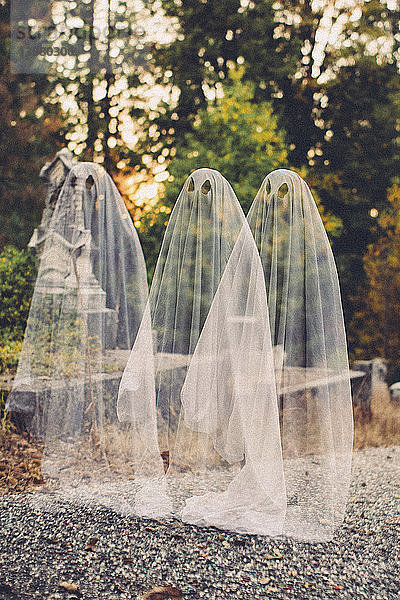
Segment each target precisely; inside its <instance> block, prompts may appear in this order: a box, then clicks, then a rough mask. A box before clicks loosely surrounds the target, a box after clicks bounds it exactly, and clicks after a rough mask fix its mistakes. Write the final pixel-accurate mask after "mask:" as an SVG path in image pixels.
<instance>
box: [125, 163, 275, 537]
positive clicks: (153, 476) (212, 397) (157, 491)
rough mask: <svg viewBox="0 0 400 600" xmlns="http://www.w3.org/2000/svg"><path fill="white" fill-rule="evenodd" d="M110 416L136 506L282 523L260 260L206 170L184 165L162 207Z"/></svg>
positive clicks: (203, 520) (200, 519) (232, 522)
mask: <svg viewBox="0 0 400 600" xmlns="http://www.w3.org/2000/svg"><path fill="white" fill-rule="evenodd" d="M118 414H119V418H120V419H121V420H122V421H126V422H129V423H132V425H133V429H134V431H135V441H134V447H135V449H136V450H135V451H134V455H135V456H136V457H137V463H136V465H135V466H136V481H137V483H138V484H139V485H138V490H137V495H136V505H135V510H136V512H137V513H139V514H142V515H147V516H152V517H157V516H160V515H166V514H170V513H179V514H180V515H181V517H182V519H183V520H184V521H188V522H191V523H197V524H203V525H216V526H218V527H224V528H227V529H232V530H236V531H249V532H250V531H252V532H258V530H259V528H260V522H261V526H262V531H263V532H264V533H279V532H280V531H281V530H282V526H283V518H284V510H285V497H284V496H285V492H284V483H283V469H282V457H281V451H280V441H279V419H278V410H277V400H276V392H275V382H274V373H273V356H272V348H271V338H270V334H269V323H268V309H267V299H266V291H265V284H264V279H263V271H262V265H261V261H260V258H259V255H258V252H257V248H256V246H255V243H254V239H253V237H252V234H251V232H250V229H249V227H248V225H247V222H246V220H245V217H244V214H243V212H242V210H241V208H240V205H239V203H238V200H237V198H236V196H235V194H234V192H233V190H232V188H231V186H230V185H229V184H228V182H227V181H226V180H225V179H224V178H223V177H222V176H221V175H220V174H219V173H218V172H216V171H213V170H210V169H201V170H199V171H196V172H194V173H193V174H192V175H191V176H190V177H189V178H188V180H187V181H186V183H185V185H184V187H183V189H182V192H181V194H180V196H179V198H178V200H177V202H176V205H175V208H174V210H173V212H172V214H171V218H170V221H169V224H168V228H167V231H166V233H165V238H164V241H163V245H162V248H161V252H160V256H159V259H158V263H157V267H156V271H155V274H154V279H153V283H152V287H151V291H150V298H149V305H148V307H147V310H146V312H145V315H144V318H143V321H142V324H141V327H140V330H139V334H138V337H137V339H136V342H135V344H134V346H133V349H132V353H131V357H130V359H129V362H128V365H127V367H126V370H125V373H124V376H123V379H122V381H121V386H120V391H119V400H118ZM267 457H269V459H270V463H269V464H270V468H268V469H267V470H265V469H263V470H262V467H263V466H265V465H266V464H268V461H267ZM165 471H166V474H165Z"/></svg>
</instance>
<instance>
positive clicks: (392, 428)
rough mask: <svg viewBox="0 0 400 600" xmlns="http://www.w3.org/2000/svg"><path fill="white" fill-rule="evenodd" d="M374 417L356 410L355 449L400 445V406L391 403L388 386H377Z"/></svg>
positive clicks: (373, 409)
mask: <svg viewBox="0 0 400 600" xmlns="http://www.w3.org/2000/svg"><path fill="white" fill-rule="evenodd" d="M371 412H372V415H370V416H368V415H365V414H363V412H362V411H361V410H360V408H359V407H356V408H355V409H354V447H355V448H367V447H371V446H375V447H376V446H398V445H400V406H396V405H394V404H393V403H391V402H390V393H389V390H388V388H387V386H386V385H384V384H381V385H379V386H376V387H375V389H374V390H373V393H372V400H371Z"/></svg>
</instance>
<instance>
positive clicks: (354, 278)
mask: <svg viewBox="0 0 400 600" xmlns="http://www.w3.org/2000/svg"><path fill="white" fill-rule="evenodd" d="M102 1H103V0H102ZM98 2H99V0H85V1H83V2H80V3H76V4H75V8H69V9H68V11H66V12H65V14H64V20H65V24H66V26H68V27H70V28H71V29H73V27H75V29H76V28H77V27H78V28H79V27H80V29H81V30H82V31H86V33H87V35H83V36H76V37H77V39H76V41H75V42H74V44H75V47H76V62H75V65H74V68H72V69H68V68H66V67H65V68H64V69H63V70H62V71H59V72H51V71H50V73H49V74H48V75H46V76H15V75H12V74H11V73H10V69H9V57H8V53H9V45H10V39H9V35H8V31H9V8H10V6H9V5H10V2H9V0H0V27H1V29H2V33H3V35H2V42H1V47H0V94H1V96H2V102H3V106H4V107H5V108H4V110H3V111H2V127H1V133H0V136H1V138H0V139H1V143H0V153H1V177H0V186H1V198H0V202H1V204H2V213H3V225H2V230H1V232H0V243H1V245H2V246H5V245H7V244H14V245H16V246H17V247H19V248H24V247H25V246H26V244H27V242H28V240H29V237H30V235H31V231H32V228H33V226H34V225H35V224H36V222H37V221H38V220H39V218H40V212H41V206H42V203H43V191H42V190H41V189H40V188H39V187H38V185H37V183H38V179H37V176H38V172H39V168H40V166H41V165H42V163H43V162H44V160H45V158H49V157H50V156H51V155H52V154H53V153H54V151H55V150H56V148H55V146H56V145H57V144H59V145H61V144H65V143H68V144H69V145H70V147H71V148H72V149H73V150H74V152H75V153H76V154H77V155H78V157H79V158H81V159H90V160H93V159H94V160H97V161H99V162H102V163H103V164H104V165H105V166H106V168H107V169H108V170H109V171H110V172H111V174H112V175H113V176H114V178H115V179H116V180H117V182H118V183H119V185H120V189H121V191H122V192H123V193H124V194H125V198H126V202H127V205H128V208H129V209H130V211H131V213H132V216H133V218H134V221H135V224H136V225H137V227H138V229H139V233H140V235H141V240H142V243H143V246H144V251H145V255H146V258H147V261H148V267H149V272H150V273H151V272H152V270H153V268H154V264H155V260H156V257H157V252H158V248H159V244H160V242H161V238H162V235H163V230H164V228H165V224H166V223H167V220H168V214H169V212H170V210H171V208H172V205H173V202H174V200H175V199H176V196H177V193H178V191H179V188H180V186H181V184H182V183H183V180H184V179H185V177H186V176H187V175H188V173H189V172H190V170H191V169H194V168H197V167H198V166H211V167H214V168H217V169H219V170H220V171H221V172H222V173H223V174H224V175H225V176H226V177H227V178H228V179H229V180H230V181H231V183H232V184H233V187H234V188H235V190H236V192H237V194H238V196H239V199H240V200H241V201H242V202H243V208H244V209H245V210H247V209H248V207H249V205H250V204H251V201H252V199H253V197H254V195H255V192H256V191H257V189H258V187H259V185H260V184H261V181H262V179H263V178H264V176H265V175H266V174H267V172H268V171H270V170H272V169H274V168H276V167H278V166H287V167H291V168H295V169H296V170H298V171H299V172H301V173H302V174H303V175H304V176H305V177H306V179H307V181H308V183H309V184H310V186H311V187H312V189H313V191H314V192H315V194H316V198H317V202H318V203H319V206H320V210H321V213H322V214H323V219H324V223H325V226H326V228H327V230H328V233H329V235H330V237H331V241H332V245H333V250H334V254H335V257H336V260H337V263H338V268H339V274H340V280H341V286H342V292H343V299H344V309H345V317H346V322H347V328H348V331H349V341H350V345H351V351H352V353H353V355H357V356H363V355H365V356H370V355H372V354H378V353H381V354H386V355H389V354H390V356H387V357H388V358H390V359H391V360H392V361H393V365H395V363H396V364H397V363H400V357H399V352H400V336H399V326H398V324H397V323H398V321H396V320H395V319H392V318H389V317H390V315H393V314H394V313H393V311H392V312H390V311H388V308H387V306H388V303H389V300H388V301H386V300H385V301H384V298H385V293H389V292H388V290H387V287H388V286H387V285H383V283H382V281H381V280H379V277H378V275H379V273H381V272H382V273H383V272H385V269H384V268H383V264H382V261H383V258H382V257H383V256H386V254H387V255H390V256H392V254H393V253H394V254H393V256H394V255H395V254H396V250H395V245H396V236H395V235H394V234H393V233H392V232H393V228H394V229H395V228H396V223H397V219H398V215H399V213H398V209H397V208H396V206H395V204H394V203H395V200H394V198H397V196H398V189H397V187H396V186H395V187H392V186H393V185H394V184H395V183H396V180H395V178H396V176H398V175H399V135H400V134H399V132H400V80H399V57H400V54H399V51H400V50H399V45H400V31H399V17H400V7H399V3H398V1H397V0H386V1H379V0H369V1H367V0H348V2H336V1H335V0H333V1H332V0H331V1H328V0H326V1H324V0H321V2H315V1H314V2H311V1H309V0H302V1H300V2H294V1H291V0H278V1H274V0H147V1H145V0H143V1H142V3H141V4H140V3H139V4H138V2H133V1H132V0H107V1H103V6H106V12H105V14H106V17H105V18H106V20H107V23H108V25H109V26H110V32H111V31H114V32H115V31H119V32H121V31H122V32H123V31H130V32H132V31H133V32H134V34H130V37H129V35H128V36H127V38H125V39H131V41H132V44H131V45H129V44H126V43H125V44H124V45H122V46H121V45H119V46H118V35H116V36H115V39H114V38H113V37H112V35H111V34H110V36H109V38H108V40H106V41H105V42H104V41H103V42H101V41H99V40H97V39H95V38H94V36H93V35H91V30H93V27H94V22H95V13H96V10H97V8H96V5H97V3H98ZM47 4H49V3H47ZM72 17H73V18H75V21H74V23H75V25H74V26H73V27H72V26H71V25H69V23H71V22H72V21H71V18H72ZM46 18H47V19H50V20H51V19H52V15H51V13H49V14H48V15H47V17H46ZM79 19H80V21H79ZM76 23H78V25H76ZM79 23H80V25H79ZM138 25H140V26H141V27H142V30H140V28H139V29H138ZM111 26H112V27H111ZM72 34H73V32H71V35H70V41H71V39H72ZM154 181H155V182H156V184H157V185H156V187H155V188H154V186H153V188H152V189H153V191H154V189H155V190H156V191H158V194H157V193H156V194H155V195H154V196H153V197H146V196H145V197H144V199H143V197H141V196H140V194H138V191H139V190H140V188H141V186H142V185H144V184H146V183H149V182H154ZM164 185H165V192H164V193H160V192H163V186H164ZM388 248H391V250H388ZM383 249H384V250H383ZM385 253H386V254H385ZM391 253H392V254H391ZM391 260H392V262H394V263H395V259H394V258H392V259H391ZM393 268H395V267H393ZM387 275H388V272H386V275H385V276H387ZM382 276H383V275H382ZM378 280H379V282H378ZM391 280H392V282H393V284H392V289H394V287H395V282H396V281H397V280H396V278H394V277H392V278H391ZM386 283H387V280H386ZM385 290H386V291H385ZM391 293H392V292H391ZM391 303H394V304H395V306H397V305H398V304H399V300H398V295H397V296H396V295H395V294H394V293H393V294H392V296H391V297H390V304H391ZM385 306H386V308H385ZM396 310H397V309H396ZM385 315H386V316H385ZM383 318H385V319H386V321H385V323H386V325H385V328H386V329H385V332H386V333H385V336H384V337H385V339H387V338H390V340H392V341H391V345H390V347H389V346H387V345H386V346H384V345H383V339H382V327H381V323H382V319H383ZM379 340H381V341H379Z"/></svg>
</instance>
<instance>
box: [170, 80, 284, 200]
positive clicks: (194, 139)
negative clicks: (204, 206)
mask: <svg viewBox="0 0 400 600" xmlns="http://www.w3.org/2000/svg"><path fill="white" fill-rule="evenodd" d="M243 75H244V70H243V69H237V70H231V71H230V72H229V79H228V81H227V83H226V85H224V87H223V91H224V96H223V98H221V99H218V100H217V101H216V102H215V103H214V104H210V105H209V106H208V107H207V108H206V109H202V110H200V111H199V113H198V114H197V116H196V119H195V121H194V124H193V126H192V129H191V131H189V132H188V133H187V134H186V135H185V136H184V137H183V139H182V141H181V142H180V143H178V145H177V150H176V157H175V158H174V159H173V160H172V162H171V164H170V167H169V171H170V173H171V175H172V176H173V178H174V180H173V182H172V183H171V184H170V185H168V187H167V192H166V195H167V205H168V206H171V205H172V203H173V202H174V201H175V200H176V198H177V196H178V194H179V191H180V188H181V187H182V184H183V183H184V181H185V179H186V178H187V177H188V175H189V174H190V173H191V172H192V171H193V170H195V169H198V168H200V167H211V168H213V169H217V170H218V171H220V172H221V173H222V175H224V177H226V178H227V179H228V181H229V182H230V183H231V185H232V186H233V188H234V190H235V192H236V194H237V195H238V198H239V200H240V202H241V203H242V206H243V209H244V210H245V212H247V210H248V209H249V208H250V205H251V203H252V202H253V199H254V196H255V195H256V193H257V191H258V189H259V188H260V185H261V182H262V181H263V179H264V177H265V176H266V175H267V174H268V173H269V172H270V171H273V170H274V169H276V168H278V167H284V166H285V165H287V154H288V146H287V144H286V142H285V134H284V132H283V131H282V130H280V129H278V124H277V117H276V116H275V115H274V114H273V110H272V105H271V103H269V102H261V103H260V104H255V103H254V102H253V100H254V95H255V86H254V85H253V84H252V83H250V82H244V81H243Z"/></svg>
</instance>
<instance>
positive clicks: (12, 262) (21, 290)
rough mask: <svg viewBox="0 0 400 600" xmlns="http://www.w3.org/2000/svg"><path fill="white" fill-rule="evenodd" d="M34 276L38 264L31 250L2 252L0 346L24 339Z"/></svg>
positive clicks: (7, 249) (0, 259)
mask: <svg viewBox="0 0 400 600" xmlns="http://www.w3.org/2000/svg"><path fill="white" fill-rule="evenodd" d="M35 276H36V261H35V259H34V257H33V256H32V254H31V252H30V251H29V250H19V249H18V248H15V247H14V246H6V247H5V248H4V249H3V250H2V252H1V253H0V288H1V296H0V344H2V345H4V346H7V344H8V343H9V342H14V341H15V342H19V341H21V340H22V339H23V337H24V332H25V326H26V321H27V319H28V314H29V306H30V303H31V298H32V292H33V286H34V281H35ZM4 353H5V354H7V353H9V351H8V350H7V351H6V350H5V351H4ZM11 354H12V351H11ZM2 356H3V352H2ZM2 362H3V358H2Z"/></svg>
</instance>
